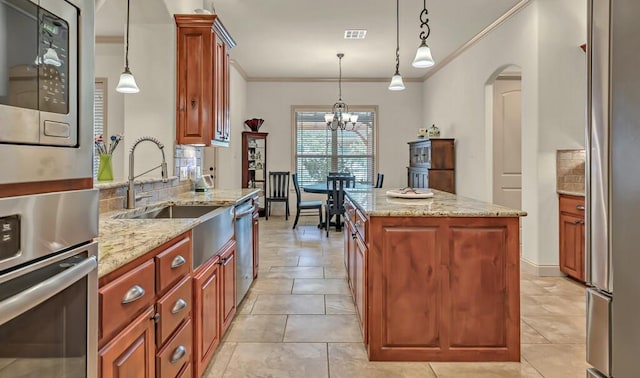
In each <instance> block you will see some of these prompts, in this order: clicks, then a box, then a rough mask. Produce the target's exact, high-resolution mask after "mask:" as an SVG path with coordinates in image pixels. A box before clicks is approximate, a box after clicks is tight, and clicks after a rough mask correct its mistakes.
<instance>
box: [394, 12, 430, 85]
mask: <svg viewBox="0 0 640 378" xmlns="http://www.w3.org/2000/svg"><path fill="white" fill-rule="evenodd" d="M425 1H426V0H425ZM399 73H400V0H396V73H395V74H396V75H398V74H399Z"/></svg>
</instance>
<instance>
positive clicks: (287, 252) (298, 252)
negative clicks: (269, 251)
mask: <svg viewBox="0 0 640 378" xmlns="http://www.w3.org/2000/svg"><path fill="white" fill-rule="evenodd" d="M276 255H278V256H310V257H316V256H322V249H319V248H308V247H295V246H287V247H281V248H278V250H277V252H276Z"/></svg>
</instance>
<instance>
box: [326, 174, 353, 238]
mask: <svg viewBox="0 0 640 378" xmlns="http://www.w3.org/2000/svg"><path fill="white" fill-rule="evenodd" d="M355 185H356V177H355V176H327V192H328V195H327V204H326V205H325V220H324V221H325V228H326V229H327V236H329V225H330V221H331V218H332V217H333V216H334V215H335V216H336V222H335V224H336V229H337V230H338V229H340V216H341V215H342V214H344V189H345V188H353V187H355Z"/></svg>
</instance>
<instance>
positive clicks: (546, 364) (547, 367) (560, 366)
mask: <svg viewBox="0 0 640 378" xmlns="http://www.w3.org/2000/svg"><path fill="white" fill-rule="evenodd" d="M585 350H586V349H585V346H584V344H528V345H523V346H522V357H523V358H524V359H525V360H526V361H527V362H529V363H530V364H531V366H533V367H534V368H535V369H536V370H537V371H539V372H540V374H542V376H544V377H545V378H574V377H575V378H584V377H585V373H586V369H587V367H588V365H587V363H586V362H585V360H586V353H585Z"/></svg>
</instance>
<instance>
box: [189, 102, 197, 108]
mask: <svg viewBox="0 0 640 378" xmlns="http://www.w3.org/2000/svg"><path fill="white" fill-rule="evenodd" d="M197 105H198V101H196V100H191V107H192V108H195V107H196V106H197Z"/></svg>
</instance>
